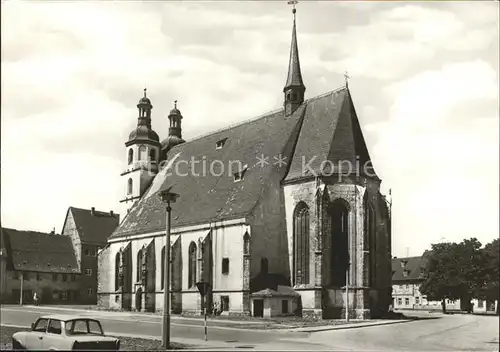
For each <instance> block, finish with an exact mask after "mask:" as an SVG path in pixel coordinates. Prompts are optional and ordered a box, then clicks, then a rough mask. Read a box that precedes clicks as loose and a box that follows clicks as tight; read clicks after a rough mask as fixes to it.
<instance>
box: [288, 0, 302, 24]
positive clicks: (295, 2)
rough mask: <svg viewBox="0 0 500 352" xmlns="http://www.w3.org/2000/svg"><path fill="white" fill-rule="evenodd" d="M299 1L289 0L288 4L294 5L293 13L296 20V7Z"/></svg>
mask: <svg viewBox="0 0 500 352" xmlns="http://www.w3.org/2000/svg"><path fill="white" fill-rule="evenodd" d="M298 3H299V2H298V1H297V0H290V1H288V5H292V7H293V9H292V13H293V19H294V20H295V13H296V12H297V9H296V8H295V5H297V4H298Z"/></svg>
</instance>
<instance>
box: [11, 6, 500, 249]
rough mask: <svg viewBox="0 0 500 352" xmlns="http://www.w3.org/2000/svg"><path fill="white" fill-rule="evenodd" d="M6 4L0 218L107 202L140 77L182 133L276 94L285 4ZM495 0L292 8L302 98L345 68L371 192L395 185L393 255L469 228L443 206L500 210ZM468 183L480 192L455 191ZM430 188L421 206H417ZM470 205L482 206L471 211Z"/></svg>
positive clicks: (261, 106)
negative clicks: (370, 170)
mask: <svg viewBox="0 0 500 352" xmlns="http://www.w3.org/2000/svg"><path fill="white" fill-rule="evenodd" d="M1 6H2V63H1V65H2V78H1V79H2V131H1V133H2V136H1V137H2V155H1V156H2V181H3V182H2V199H1V200H2V205H3V207H2V221H3V224H4V225H5V226H12V227H18V228H31V229H35V230H49V229H51V228H52V227H53V226H56V228H57V227H58V226H60V225H62V221H63V216H64V214H65V211H66V208H67V207H68V206H70V205H74V206H80V207H86V208H89V207H91V206H95V207H96V208H97V209H103V210H110V209H113V208H115V209H116V208H118V201H119V200H120V199H121V197H122V196H123V194H122V192H123V189H124V185H122V180H120V176H119V175H120V173H121V172H122V171H123V168H124V166H125V165H124V161H125V160H124V158H125V150H124V143H125V141H126V140H127V138H128V134H129V133H130V131H131V130H132V129H133V128H134V126H135V125H136V123H137V110H136V109H137V108H136V104H137V102H138V100H139V99H140V98H141V96H142V90H143V88H144V87H147V88H148V96H149V97H150V98H151V100H152V103H153V105H154V109H153V115H152V123H153V128H154V129H155V130H156V132H157V133H158V134H159V135H160V138H165V137H166V135H167V133H168V126H169V122H168V118H167V116H168V112H169V111H170V109H171V108H172V101H173V100H175V99H177V100H178V101H179V105H178V106H179V109H180V110H181V111H182V114H183V116H184V119H183V137H184V138H187V139H190V138H192V137H195V136H197V135H200V134H204V133H206V132H209V131H213V130H216V129H219V128H221V127H225V126H228V125H230V124H232V123H236V122H241V121H243V120H246V119H249V118H252V117H255V116H257V115H261V114H263V113H265V112H268V111H270V110H273V109H276V108H279V107H281V106H282V99H283V96H282V95H283V93H282V87H283V85H284V83H285V76H286V70H287V64H288V56H289V45H290V39H291V20H292V15H291V9H290V6H287V5H286V3H276V2H271V3H267V2H266V3H263V2H218V3H217V2H215V3H213V2H196V3H192V2H175V3H174V2H147V3H136V2H123V3H122V2H72V3H63V2H48V3H45V2H43V3H42V2H15V1H10V2H3V3H2V5H1ZM472 6H473V7H472ZM497 10H498V6H497V5H496V4H491V3H474V4H473V5H472V4H467V3H450V2H446V3H421V4H406V3H405V4H401V3H395V2H387V3H383V4H381V3H380V4H379V3H377V4H375V3H372V2H365V3H356V2H354V3H352V2H345V3H344V2H341V3H338V2H320V3H314V2H304V3H301V4H299V6H298V13H297V28H298V42H299V47H300V59H301V65H302V73H303V77H304V81H305V84H306V86H307V91H306V95H307V98H310V97H312V96H315V95H318V94H322V93H324V92H326V91H331V90H333V89H336V88H338V87H339V86H341V85H343V84H344V78H343V73H344V70H346V69H347V70H348V71H349V73H350V75H351V76H352V79H351V81H350V90H351V93H352V96H353V100H354V103H355V106H356V111H357V112H358V115H359V119H360V122H361V125H362V129H363V132H364V135H365V139H366V142H367V145H368V147H369V150H370V155H371V156H372V159H373V161H374V165H375V167H376V170H377V172H378V173H379V175H380V176H381V177H382V179H383V180H384V183H383V187H384V190H386V189H387V188H388V187H392V188H393V189H394V192H393V194H394V197H395V198H394V204H395V207H394V214H395V218H394V224H395V225H394V226H395V228H394V232H393V233H394V235H393V237H394V241H395V245H394V250H395V254H396V255H401V253H404V247H405V246H406V245H407V244H406V243H408V241H409V240H408V239H411V241H410V242H411V246H412V247H414V248H415V249H414V250H413V249H412V253H411V254H414V255H418V254H420V253H419V251H420V250H421V249H425V248H426V246H428V244H429V243H430V242H432V241H433V240H434V239H435V237H436V236H440V235H438V234H441V233H443V236H444V235H446V236H451V237H452V238H455V239H457V240H458V239H460V238H459V237H460V236H462V237H464V236H468V235H469V233H467V231H469V230H470V231H472V229H471V228H470V227H467V226H469V225H467V226H465V225H464V226H458V225H457V224H456V222H455V223H453V224H450V222H452V221H454V220H456V219H471V223H472V222H473V221H475V222H476V223H480V224H482V225H484V229H483V231H482V233H483V234H484V235H482V236H483V237H484V238H487V237H488V236H490V238H492V237H493V236H496V235H497V229H498V226H497V225H496V224H495V223H493V220H491V218H488V216H491V214H492V210H498V204H497V200H496V199H494V198H495V197H493V196H491V194H496V193H495V192H497V188H498V182H497V179H496V178H497V176H498V171H497V169H498V158H497V157H496V156H495V153H494V151H496V150H497V148H498V128H497V124H498V98H497V97H498V41H499V37H498V16H497ZM21 24H22V25H21ZM477 170H484V172H477ZM440 186H442V187H441V188H440ZM469 187H475V188H474V190H475V191H470V192H469V191H463V189H467V188H469ZM460 188H462V189H461V190H459V189H460ZM439 190H441V191H439ZM489 190H491V191H492V192H489ZM493 191H494V192H493ZM28 197H29V199H30V201H29V202H20V201H19V199H21V198H22V199H26V198H28ZM457 197H460V198H459V199H460V200H461V201H457V199H458V198H457ZM429 199H432V202H431V203H432V207H434V208H431V207H430V206H429V207H427V208H426V204H427V203H428V202H429ZM426 202H427V203H426ZM471 203H475V204H484V206H485V207H486V208H487V209H486V210H485V211H484V212H477V214H476V213H472V215H471V213H469V211H470V210H471V206H470V204H471ZM415 213H417V214H421V216H415ZM438 213H439V214H442V215H441V217H440V216H438V215H436V214H438ZM479 213H480V214H479ZM490 213H491V214H490ZM431 224H432V226H431ZM482 225H481V226H482ZM422 234H423V235H422ZM414 251H415V252H414Z"/></svg>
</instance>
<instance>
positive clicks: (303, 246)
mask: <svg viewBox="0 0 500 352" xmlns="http://www.w3.org/2000/svg"><path fill="white" fill-rule="evenodd" d="M309 241H310V239H309V207H308V206H307V205H306V203H304V202H300V203H299V204H297V206H296V207H295V211H294V213H293V278H294V285H301V284H308V283H309Z"/></svg>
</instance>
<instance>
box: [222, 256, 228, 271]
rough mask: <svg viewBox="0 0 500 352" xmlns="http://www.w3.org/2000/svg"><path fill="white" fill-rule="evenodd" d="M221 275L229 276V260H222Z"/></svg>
mask: <svg viewBox="0 0 500 352" xmlns="http://www.w3.org/2000/svg"><path fill="white" fill-rule="evenodd" d="M222 273H223V274H226V275H227V274H229V258H222Z"/></svg>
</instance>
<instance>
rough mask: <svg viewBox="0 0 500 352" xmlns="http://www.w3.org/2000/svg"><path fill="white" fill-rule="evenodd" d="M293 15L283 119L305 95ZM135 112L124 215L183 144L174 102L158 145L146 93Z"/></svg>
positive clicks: (127, 143) (180, 120) (128, 155)
mask: <svg viewBox="0 0 500 352" xmlns="http://www.w3.org/2000/svg"><path fill="white" fill-rule="evenodd" d="M292 13H293V28H292V42H291V47H290V60H289V63H288V75H287V80H286V83H285V87H284V88H283V93H284V104H283V105H284V115H285V117H286V116H289V115H291V114H292V113H293V112H294V111H295V110H296V109H297V108H298V107H299V106H300V105H301V104H302V103H303V102H304V94H305V91H306V87H305V86H304V83H303V81H302V73H301V70H300V60H299V48H298V43H297V31H296V24H295V15H296V9H295V7H294V9H293V11H292ZM137 108H138V109H139V117H138V122H137V127H136V128H135V129H134V130H133V131H132V132H131V133H130V135H129V138H128V141H127V142H126V143H125V146H126V152H127V154H126V158H127V159H126V160H127V167H126V170H125V171H124V172H123V173H122V174H121V177H122V179H123V180H124V183H125V197H123V198H122V200H120V203H122V204H124V205H125V208H126V210H127V211H128V210H129V209H130V208H131V207H132V206H133V204H134V203H135V202H136V201H137V200H138V199H140V198H141V196H142V195H143V194H144V192H145V191H146V189H147V188H148V187H149V185H150V184H151V181H152V180H153V178H154V176H155V175H156V174H157V173H158V169H159V167H158V165H159V163H160V162H161V161H163V160H166V159H167V153H168V151H169V150H170V149H172V148H173V147H174V146H176V145H178V144H181V143H184V142H185V141H184V140H183V139H182V129H181V122H182V114H181V112H180V111H179V110H178V109H177V101H175V102H174V108H173V109H172V110H171V111H170V114H169V115H168V119H169V120H170V128H169V131H168V137H167V138H166V139H164V140H163V141H162V142H161V143H160V138H159V137H158V134H157V133H156V132H155V131H153V129H152V128H151V110H152V109H153V105H152V104H151V100H149V98H148V97H147V96H146V89H144V96H143V97H142V98H141V99H140V100H139V103H138V104H137Z"/></svg>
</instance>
